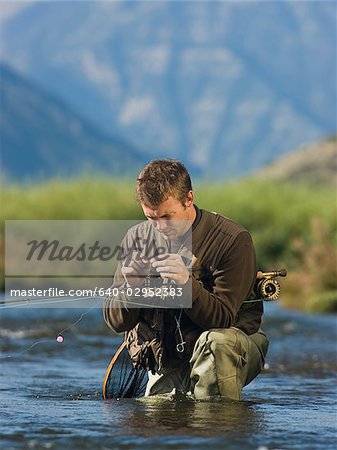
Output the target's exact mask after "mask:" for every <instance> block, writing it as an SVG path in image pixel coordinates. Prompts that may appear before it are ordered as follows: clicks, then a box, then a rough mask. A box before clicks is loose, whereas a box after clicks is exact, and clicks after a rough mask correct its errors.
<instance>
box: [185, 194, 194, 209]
mask: <svg viewBox="0 0 337 450" xmlns="http://www.w3.org/2000/svg"><path fill="white" fill-rule="evenodd" d="M193 201H194V194H193V191H188V193H187V197H186V201H185V206H192V205H193Z"/></svg>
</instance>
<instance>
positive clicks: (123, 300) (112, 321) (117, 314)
mask: <svg viewBox="0 0 337 450" xmlns="http://www.w3.org/2000/svg"><path fill="white" fill-rule="evenodd" d="M127 242H128V235H127V236H126V237H125V238H124V240H123V242H122V244H121V248H123V249H125V248H126V249H127V248H129V246H128V245H127ZM121 268H122V264H121V262H120V261H118V265H117V269H116V272H115V275H114V279H113V284H112V286H111V287H110V289H111V291H112V290H113V288H117V289H114V291H118V294H117V295H113V294H112V293H111V295H107V296H106V297H105V299H104V303H103V317H104V320H105V322H106V324H107V325H108V326H109V328H111V329H112V330H113V331H115V332H116V333H122V332H124V331H129V330H131V329H132V328H133V327H135V326H136V325H137V323H138V321H139V315H140V311H141V308H135V307H133V306H132V299H131V298H129V297H128V296H127V295H126V291H127V287H128V286H127V282H126V280H125V278H124V277H123V274H122V271H121Z"/></svg>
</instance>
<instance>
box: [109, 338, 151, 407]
mask: <svg viewBox="0 0 337 450" xmlns="http://www.w3.org/2000/svg"><path fill="white" fill-rule="evenodd" d="M110 369H111V370H110ZM109 370H110V373H109V374H108V377H107V380H106V384H105V392H104V394H105V395H104V396H105V398H107V399H110V398H115V399H117V398H136V397H143V396H144V394H145V389H146V384H147V382H148V374H147V370H146V369H144V368H134V367H133V365H132V362H131V358H130V355H129V353H128V351H127V349H126V347H125V346H124V347H123V349H122V350H121V352H120V353H119V354H118V357H117V358H116V360H115V361H114V362H113V364H112V366H111V367H110V368H109Z"/></svg>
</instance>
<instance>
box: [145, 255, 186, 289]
mask: <svg viewBox="0 0 337 450" xmlns="http://www.w3.org/2000/svg"><path fill="white" fill-rule="evenodd" d="M150 262H151V265H152V267H154V268H155V269H156V270H157V272H158V273H159V274H160V276H161V277H162V278H169V279H171V280H174V281H175V282H176V284H177V285H179V286H183V285H184V284H186V283H187V281H188V279H189V277H190V274H189V271H188V270H187V269H186V266H185V264H184V261H183V260H182V258H181V256H180V255H177V254H174V253H165V254H163V255H160V260H159V259H157V258H152V259H151V260H150Z"/></svg>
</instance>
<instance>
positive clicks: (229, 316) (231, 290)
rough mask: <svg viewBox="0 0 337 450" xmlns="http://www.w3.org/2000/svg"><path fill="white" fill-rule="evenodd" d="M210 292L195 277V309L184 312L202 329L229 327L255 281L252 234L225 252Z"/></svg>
mask: <svg viewBox="0 0 337 450" xmlns="http://www.w3.org/2000/svg"><path fill="white" fill-rule="evenodd" d="M213 279H214V287H213V291H212V292H209V291H208V290H207V289H205V288H204V287H203V286H202V284H201V283H200V282H199V281H198V280H197V279H196V278H194V277H193V276H192V279H191V284H192V307H191V308H186V309H184V311H185V313H186V314H187V316H188V317H189V318H190V319H191V320H192V321H193V322H194V323H195V324H196V325H198V326H199V327H200V328H202V329H204V330H208V329H211V328H229V327H230V326H232V325H233V323H234V320H235V317H236V315H237V313H238V311H239V309H240V307H241V305H242V303H243V301H244V300H245V299H246V298H248V295H249V294H250V292H251V290H252V288H253V285H254V282H255V279H256V257H255V250H254V246H253V242H252V239H251V237H250V234H249V233H248V232H247V231H242V232H240V233H239V234H238V236H237V237H236V238H235V240H234V242H233V244H232V245H231V246H230V247H229V248H228V249H227V250H226V251H225V253H224V255H223V257H222V258H221V259H220V263H219V265H218V267H217V268H215V270H214V272H213Z"/></svg>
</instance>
